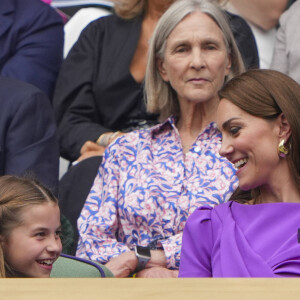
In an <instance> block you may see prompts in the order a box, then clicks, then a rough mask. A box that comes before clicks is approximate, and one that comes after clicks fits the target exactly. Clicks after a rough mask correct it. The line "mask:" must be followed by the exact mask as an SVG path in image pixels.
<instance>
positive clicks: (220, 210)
mask: <svg viewBox="0 0 300 300" xmlns="http://www.w3.org/2000/svg"><path fill="white" fill-rule="evenodd" d="M231 205H232V201H229V202H226V203H222V204H219V205H216V206H214V207H211V206H202V207H199V208H197V209H196V210H195V211H194V212H193V213H192V214H191V216H190V217H189V219H188V222H189V223H191V222H192V223H193V222H196V223H198V224H199V223H203V222H207V221H212V222H214V221H221V222H222V220H223V219H224V218H225V217H226V216H227V214H228V213H229V211H230V207H231Z"/></svg>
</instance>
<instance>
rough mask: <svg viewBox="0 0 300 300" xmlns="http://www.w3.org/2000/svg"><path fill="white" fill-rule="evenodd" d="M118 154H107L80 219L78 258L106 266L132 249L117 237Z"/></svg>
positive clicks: (111, 152) (112, 152)
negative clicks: (85, 258) (112, 259)
mask: <svg viewBox="0 0 300 300" xmlns="http://www.w3.org/2000/svg"><path fill="white" fill-rule="evenodd" d="M114 152H115V151H109V150H108V151H106V152H105V157H104V158H103V162H102V164H101V166H100V168H99V171H98V174H97V176H96V178H95V181H94V184H93V186H92V189H91V191H90V193H89V195H88V198H87V200H86V202H85V205H84V207H83V209H82V212H81V214H80V217H79V219H78V229H79V235H80V237H79V243H78V247H77V255H78V256H80V257H87V258H89V259H91V260H96V261H99V262H101V263H106V262H107V261H109V260H110V259H111V258H112V257H115V256H118V255H119V254H120V253H123V252H126V251H129V250H130V249H129V248H128V247H127V246H126V245H125V244H124V243H120V242H118V241H117V239H116V235H117V234H118V232H117V231H118V212H117V207H118V205H117V199H118V190H119V188H118V182H119V163H118V161H117V159H116V158H115V155H114Z"/></svg>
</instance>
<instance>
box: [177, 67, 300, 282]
mask: <svg viewBox="0 0 300 300" xmlns="http://www.w3.org/2000/svg"><path fill="white" fill-rule="evenodd" d="M219 96H220V99H221V101H220V104H219V107H218V112H217V120H218V122H217V124H218V128H219V129H220V130H221V132H222V137H223V140H222V146H221V149H220V154H221V155H222V156H224V157H226V158H227V159H228V160H229V161H230V162H232V163H233V164H234V166H235V168H236V175H237V176H238V179H239V189H240V190H239V192H238V193H235V198H233V197H232V199H238V200H234V201H229V202H227V203H226V204H221V205H218V206H216V207H215V208H210V207H202V208H199V209H197V210H196V211H195V212H194V213H193V214H192V215H191V217H190V218H189V219H188V221H187V223H186V227H185V229H184V233H183V246H182V252H181V261H180V270H179V276H180V277H294V276H300V244H299V236H298V230H299V228H300V218H299V216H300V119H299V116H298V114H299V111H300V86H299V85H298V84H297V83H296V82H295V81H294V80H292V79H291V78H289V77H288V76H286V75H284V74H282V73H279V72H277V71H271V70H252V71H248V72H246V73H244V74H242V75H240V76H238V77H236V78H234V79H232V80H231V81H229V82H228V84H226V86H225V87H224V88H223V89H222V90H221V91H220V93H219ZM246 192H247V193H246Z"/></svg>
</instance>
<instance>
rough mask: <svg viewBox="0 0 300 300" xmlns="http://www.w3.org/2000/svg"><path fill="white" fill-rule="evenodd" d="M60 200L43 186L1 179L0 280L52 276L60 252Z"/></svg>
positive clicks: (4, 177) (11, 179)
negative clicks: (4, 278)
mask: <svg viewBox="0 0 300 300" xmlns="http://www.w3.org/2000/svg"><path fill="white" fill-rule="evenodd" d="M60 233H61V228H60V211H59V207H58V201H57V199H56V198H55V197H54V196H53V195H52V193H51V192H50V191H49V190H47V189H46V188H45V187H43V186H42V185H41V184H40V183H38V182H36V181H34V180H29V179H25V178H19V177H15V176H10V175H7V176H2V177H0V278H1V277H2V278H3V277H49V276H50V272H51V269H52V265H53V263H54V262H55V260H56V259H57V258H58V256H59V254H60V252H61V250H62V245H61V240H60Z"/></svg>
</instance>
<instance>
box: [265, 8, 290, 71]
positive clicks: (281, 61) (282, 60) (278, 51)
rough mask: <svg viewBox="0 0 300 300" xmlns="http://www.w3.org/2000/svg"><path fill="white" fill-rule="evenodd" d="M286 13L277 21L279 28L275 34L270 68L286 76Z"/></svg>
mask: <svg viewBox="0 0 300 300" xmlns="http://www.w3.org/2000/svg"><path fill="white" fill-rule="evenodd" d="M286 16H287V15H286V13H285V14H283V15H282V17H281V18H280V21H279V24H280V26H279V28H278V30H277V32H276V38H275V46H274V52H273V57H272V62H271V66H270V68H271V69H273V70H277V71H280V72H282V73H285V74H288V71H289V70H288V50H287V48H286V46H287V45H286V35H285V26H286V24H285V20H286Z"/></svg>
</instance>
